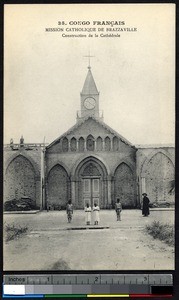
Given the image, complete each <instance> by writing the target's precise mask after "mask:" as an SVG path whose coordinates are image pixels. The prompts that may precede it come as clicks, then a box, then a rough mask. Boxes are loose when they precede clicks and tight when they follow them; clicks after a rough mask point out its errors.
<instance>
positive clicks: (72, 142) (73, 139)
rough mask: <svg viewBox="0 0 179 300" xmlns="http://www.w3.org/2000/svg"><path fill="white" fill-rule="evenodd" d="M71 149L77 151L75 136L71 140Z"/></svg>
mask: <svg viewBox="0 0 179 300" xmlns="http://www.w3.org/2000/svg"><path fill="white" fill-rule="evenodd" d="M70 149H71V151H73V152H75V151H76V139H75V138H74V137H73V138H72V139H71V141H70Z"/></svg>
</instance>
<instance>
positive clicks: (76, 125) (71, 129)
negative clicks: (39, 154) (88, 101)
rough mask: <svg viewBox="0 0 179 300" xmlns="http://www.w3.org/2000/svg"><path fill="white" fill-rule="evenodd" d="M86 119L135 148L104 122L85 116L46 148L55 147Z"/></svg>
mask: <svg viewBox="0 0 179 300" xmlns="http://www.w3.org/2000/svg"><path fill="white" fill-rule="evenodd" d="M88 119H93V120H94V121H95V122H96V123H98V124H100V125H101V126H103V127H104V128H105V129H107V130H108V131H110V133H112V134H114V135H115V136H117V137H118V138H119V139H120V140H121V141H122V142H124V143H125V144H126V145H129V146H131V147H133V148H135V146H134V145H132V144H131V143H130V142H129V141H128V140H126V139H125V138H124V137H123V136H122V135H120V134H119V133H118V132H117V131H115V130H114V129H112V128H111V127H110V126H108V125H107V124H105V123H104V122H102V121H100V120H97V119H96V118H95V117H94V116H87V117H86V118H84V119H83V120H81V121H79V122H78V123H76V124H75V125H74V126H73V127H71V128H70V129H68V130H67V131H66V132H65V133H63V134H62V135H61V136H59V137H58V138H57V139H56V140H54V141H53V142H52V143H51V144H49V145H48V146H47V147H46V148H47V149H48V148H50V147H51V146H53V145H55V144H56V143H58V141H59V140H60V139H61V138H64V137H66V136H67V135H68V134H70V133H71V132H72V131H74V130H75V129H77V128H78V127H80V126H81V125H82V124H84V123H85V122H86V121H87V120H88Z"/></svg>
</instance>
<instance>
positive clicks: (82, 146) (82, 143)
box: [79, 137, 85, 151]
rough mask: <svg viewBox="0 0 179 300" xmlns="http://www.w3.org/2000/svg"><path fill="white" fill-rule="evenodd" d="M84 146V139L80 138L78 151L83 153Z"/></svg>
mask: <svg viewBox="0 0 179 300" xmlns="http://www.w3.org/2000/svg"><path fill="white" fill-rule="evenodd" d="M84 144H85V141H84V138H83V137H80V139H79V151H84Z"/></svg>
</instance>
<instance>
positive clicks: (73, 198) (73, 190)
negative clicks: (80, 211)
mask: <svg viewBox="0 0 179 300" xmlns="http://www.w3.org/2000/svg"><path fill="white" fill-rule="evenodd" d="M71 201H72V203H73V205H75V204H76V203H75V181H74V180H73V179H72V181H71Z"/></svg>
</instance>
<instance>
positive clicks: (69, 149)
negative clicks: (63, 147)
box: [68, 140, 71, 151]
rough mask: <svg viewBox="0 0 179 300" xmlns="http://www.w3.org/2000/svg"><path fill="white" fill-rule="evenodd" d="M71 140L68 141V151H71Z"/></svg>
mask: <svg viewBox="0 0 179 300" xmlns="http://www.w3.org/2000/svg"><path fill="white" fill-rule="evenodd" d="M70 144H71V143H70V140H69V141H68V151H71V148H70Z"/></svg>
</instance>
